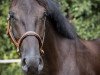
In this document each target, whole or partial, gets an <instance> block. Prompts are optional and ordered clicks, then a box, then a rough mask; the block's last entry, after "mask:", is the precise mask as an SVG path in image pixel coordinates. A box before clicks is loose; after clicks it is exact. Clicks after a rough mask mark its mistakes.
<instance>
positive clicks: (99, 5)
mask: <svg viewBox="0 0 100 75" xmlns="http://www.w3.org/2000/svg"><path fill="white" fill-rule="evenodd" d="M55 1H57V2H59V4H60V5H61V9H62V12H63V13H64V15H65V16H66V17H67V18H68V19H69V21H70V22H71V23H72V24H73V25H74V26H75V27H76V31H77V33H78V35H79V36H80V37H81V38H83V39H86V40H88V39H90V40H91V39H95V38H100V0H55ZM9 2H10V1H9V0H0V59H12V58H18V56H17V53H16V49H15V48H14V46H13V45H12V44H11V42H10V41H9V38H8V37H7V35H6V25H7V20H6V18H7V13H8V10H9ZM0 75H22V72H21V69H20V64H0Z"/></svg>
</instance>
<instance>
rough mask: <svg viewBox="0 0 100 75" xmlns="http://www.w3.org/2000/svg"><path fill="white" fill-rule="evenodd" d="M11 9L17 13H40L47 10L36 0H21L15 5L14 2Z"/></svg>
mask: <svg viewBox="0 0 100 75" xmlns="http://www.w3.org/2000/svg"><path fill="white" fill-rule="evenodd" d="M10 9H11V10H12V11H14V12H16V13H23V14H38V15H39V14H41V13H43V12H44V11H45V8H44V7H43V6H41V5H40V4H39V3H38V2H37V1H36V0H20V1H18V2H17V3H16V5H14V6H13V3H12V5H11V8H10Z"/></svg>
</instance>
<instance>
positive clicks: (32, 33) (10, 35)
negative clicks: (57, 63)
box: [7, 17, 44, 54]
mask: <svg viewBox="0 0 100 75" xmlns="http://www.w3.org/2000/svg"><path fill="white" fill-rule="evenodd" d="M9 18H10V17H9ZM11 30H12V27H11V26H10V23H9V19H8V25H7V35H8V36H9V37H10V38H11V41H12V42H13V44H14V45H15V46H16V47H17V52H18V54H20V51H19V49H20V46H21V44H22V42H23V40H24V39H25V38H26V37H28V36H35V37H36V38H37V39H38V41H39V49H40V52H41V53H44V51H43V49H42V47H43V41H42V39H41V37H40V36H39V35H38V34H37V33H36V32H34V31H27V32H26V33H24V34H23V35H22V36H21V38H20V39H19V40H18V41H16V40H15V38H14V36H13V34H12V32H11Z"/></svg>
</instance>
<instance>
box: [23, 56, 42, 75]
mask: <svg viewBox="0 0 100 75" xmlns="http://www.w3.org/2000/svg"><path fill="white" fill-rule="evenodd" d="M43 66H44V64H43V59H42V58H41V57H25V58H22V70H23V71H24V72H25V73H27V74H30V75H31V74H32V75H33V74H39V73H40V72H41V71H42V69H43Z"/></svg>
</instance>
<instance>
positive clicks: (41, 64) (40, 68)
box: [38, 58, 44, 71]
mask: <svg viewBox="0 0 100 75" xmlns="http://www.w3.org/2000/svg"><path fill="white" fill-rule="evenodd" d="M43 66H44V64H43V60H42V58H40V59H39V66H38V71H41V70H42V69H43Z"/></svg>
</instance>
